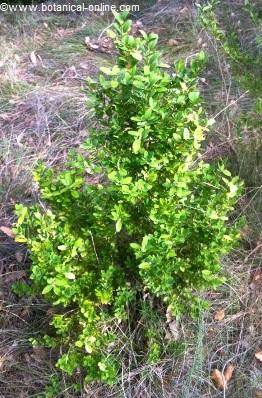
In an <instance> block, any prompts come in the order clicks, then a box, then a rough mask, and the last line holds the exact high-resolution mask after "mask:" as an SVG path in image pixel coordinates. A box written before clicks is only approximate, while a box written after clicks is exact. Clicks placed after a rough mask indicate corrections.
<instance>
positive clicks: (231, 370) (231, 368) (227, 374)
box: [224, 365, 235, 383]
mask: <svg viewBox="0 0 262 398" xmlns="http://www.w3.org/2000/svg"><path fill="white" fill-rule="evenodd" d="M234 370H235V368H234V366H232V365H229V366H228V367H227V368H226V370H225V373H224V378H225V380H226V382H227V383H228V382H229V381H230V380H231V379H232V376H233V373H234Z"/></svg>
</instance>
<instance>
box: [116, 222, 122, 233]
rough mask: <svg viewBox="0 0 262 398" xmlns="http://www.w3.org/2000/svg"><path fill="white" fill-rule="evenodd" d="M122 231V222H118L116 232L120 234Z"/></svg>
mask: <svg viewBox="0 0 262 398" xmlns="http://www.w3.org/2000/svg"><path fill="white" fill-rule="evenodd" d="M121 229H122V220H120V219H119V220H117V222H116V232H120V231H121Z"/></svg>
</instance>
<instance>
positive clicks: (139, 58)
mask: <svg viewBox="0 0 262 398" xmlns="http://www.w3.org/2000/svg"><path fill="white" fill-rule="evenodd" d="M130 55H131V56H132V57H133V58H134V59H136V60H137V61H142V59H143V55H142V53H141V52H140V51H132V52H131V53H130Z"/></svg>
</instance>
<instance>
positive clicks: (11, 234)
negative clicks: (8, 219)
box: [0, 225, 15, 238]
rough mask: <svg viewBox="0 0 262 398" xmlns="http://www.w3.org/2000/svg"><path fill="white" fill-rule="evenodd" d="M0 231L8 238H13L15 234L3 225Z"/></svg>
mask: <svg viewBox="0 0 262 398" xmlns="http://www.w3.org/2000/svg"><path fill="white" fill-rule="evenodd" d="M0 231H2V232H3V233H4V234H5V235H7V236H9V238H14V237H15V234H14V233H13V231H12V229H11V228H9V227H5V226H4V225H2V226H1V227H0Z"/></svg>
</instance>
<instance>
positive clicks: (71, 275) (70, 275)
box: [65, 272, 76, 280]
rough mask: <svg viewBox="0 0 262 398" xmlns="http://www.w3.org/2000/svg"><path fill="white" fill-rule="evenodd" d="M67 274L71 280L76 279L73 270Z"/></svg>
mask: <svg viewBox="0 0 262 398" xmlns="http://www.w3.org/2000/svg"><path fill="white" fill-rule="evenodd" d="M65 276H66V278H67V279H70V280H74V279H75V278H76V276H75V274H74V273H73V272H66V274H65Z"/></svg>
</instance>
